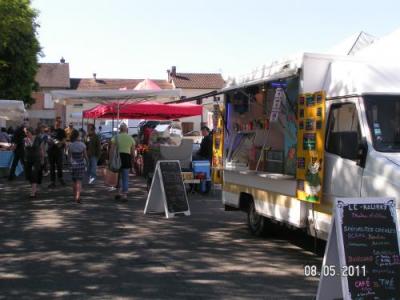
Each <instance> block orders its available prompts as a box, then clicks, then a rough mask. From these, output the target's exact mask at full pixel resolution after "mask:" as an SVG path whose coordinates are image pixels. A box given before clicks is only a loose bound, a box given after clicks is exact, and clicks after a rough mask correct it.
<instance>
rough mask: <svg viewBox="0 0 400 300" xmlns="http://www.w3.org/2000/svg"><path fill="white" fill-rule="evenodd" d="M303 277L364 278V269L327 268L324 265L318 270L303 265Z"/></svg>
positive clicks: (357, 267) (363, 267)
mask: <svg viewBox="0 0 400 300" xmlns="http://www.w3.org/2000/svg"><path fill="white" fill-rule="evenodd" d="M304 276H306V277H321V276H323V277H334V276H340V277H354V276H355V277H360V276H361V277H365V276H366V267H365V266H352V265H350V266H343V267H337V266H334V265H332V266H329V265H324V266H322V268H321V269H319V268H318V267H317V266H316V265H305V266H304Z"/></svg>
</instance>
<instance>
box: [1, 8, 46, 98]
mask: <svg viewBox="0 0 400 300" xmlns="http://www.w3.org/2000/svg"><path fill="white" fill-rule="evenodd" d="M37 14H38V13H37V11H36V10H34V9H33V8H32V7H31V1H30V0H0V99H16V100H23V101H24V102H25V103H26V104H27V105H30V104H32V103H34V99H33V98H32V97H31V94H32V91H35V90H37V88H38V84H37V83H36V82H35V75H36V72H37V70H38V67H39V64H38V55H41V48H40V44H39V41H38V39H37V28H38V26H39V25H38V24H37V23H36V18H37Z"/></svg>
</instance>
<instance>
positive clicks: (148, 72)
mask: <svg viewBox="0 0 400 300" xmlns="http://www.w3.org/2000/svg"><path fill="white" fill-rule="evenodd" d="M32 6H33V7H34V8H36V9H38V10H39V12H40V14H39V18H38V22H39V24H40V26H41V27H40V29H39V40H40V43H41V46H42V47H43V53H44V55H45V56H44V57H42V58H41V59H40V61H41V62H58V61H59V59H60V58H61V56H64V58H65V59H66V61H67V62H69V63H70V73H71V77H91V76H92V73H94V72H95V73H97V77H98V78H155V79H158V78H160V79H163V78H166V70H167V69H168V68H170V67H171V66H172V65H175V66H177V71H178V72H210V73H213V72H222V73H223V75H224V76H225V77H226V76H230V75H238V74H244V73H248V72H250V71H251V70H252V69H254V68H255V67H257V66H259V65H262V64H264V63H268V62H270V61H272V60H276V59H279V58H282V57H286V56H288V55H290V54H293V53H298V52H320V51H325V50H327V49H329V48H331V47H332V46H334V45H335V44H337V43H338V42H340V41H341V40H343V39H345V38H347V37H349V36H350V35H352V34H354V33H356V32H360V31H361V30H363V31H365V32H367V33H370V34H372V35H375V36H378V37H379V36H383V35H385V34H388V33H390V32H392V31H394V30H395V29H397V28H398V27H400V18H399V12H400V1H398V0H391V1H387V0H380V1H373V0H364V1H357V0H356V1H351V0H347V1H343V0H335V1H324V0H320V1H317V0H303V1H300V0H292V1H289V0H280V1H270V0H265V1H261V0H247V1H244V0H243V1H235V0H229V1H228V0H220V1H218V0H196V1H191V0H154V1H151V0H142V1H136V0H114V1H111V0H110V1H107V0H68V1H67V0H33V1H32Z"/></svg>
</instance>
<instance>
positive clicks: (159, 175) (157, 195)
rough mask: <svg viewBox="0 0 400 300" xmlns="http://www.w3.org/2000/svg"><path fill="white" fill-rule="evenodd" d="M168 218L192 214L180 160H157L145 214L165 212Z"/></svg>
mask: <svg viewBox="0 0 400 300" xmlns="http://www.w3.org/2000/svg"><path fill="white" fill-rule="evenodd" d="M163 212H165V217H166V218H171V217H175V216H177V215H185V216H190V209H189V203H188V200H187V195H186V190H185V186H184V184H183V181H182V175H181V166H180V164H179V161H178V160H160V161H158V162H157V165H156V169H155V172H154V176H153V180H152V182H151V187H150V191H149V194H148V196H147V201H146V206H145V208H144V214H148V213H163Z"/></svg>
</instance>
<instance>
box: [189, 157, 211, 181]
mask: <svg viewBox="0 0 400 300" xmlns="http://www.w3.org/2000/svg"><path fill="white" fill-rule="evenodd" d="M192 167H193V174H194V175H195V176H196V174H199V173H205V174H206V177H207V180H210V179H211V165H210V162H209V161H208V160H195V161H192Z"/></svg>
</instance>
